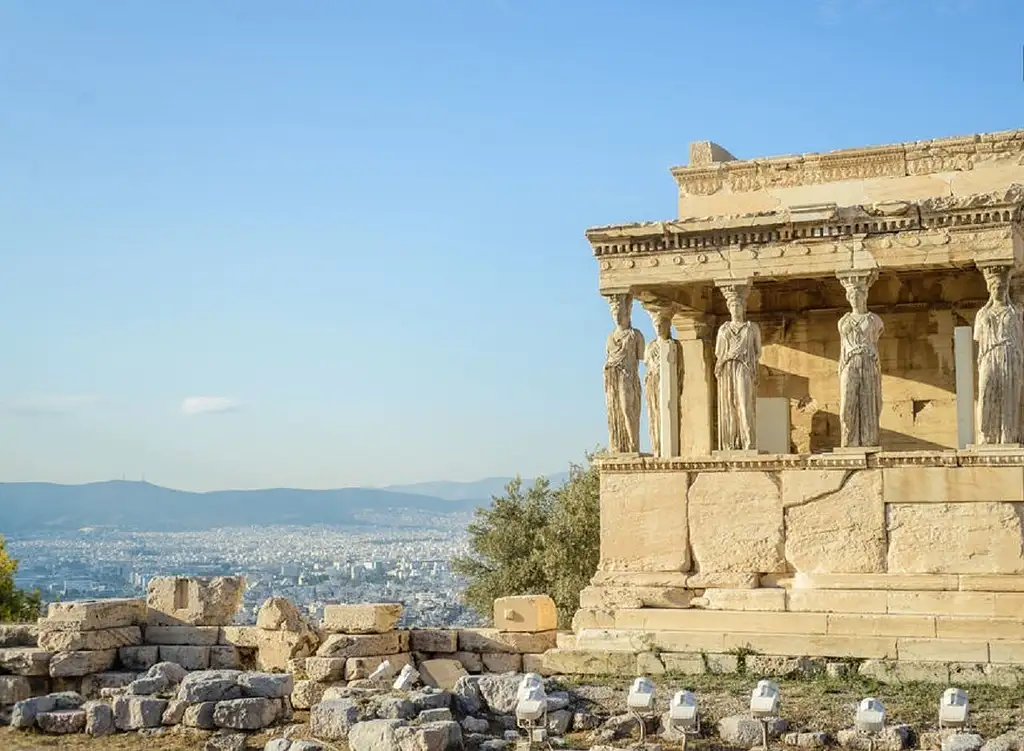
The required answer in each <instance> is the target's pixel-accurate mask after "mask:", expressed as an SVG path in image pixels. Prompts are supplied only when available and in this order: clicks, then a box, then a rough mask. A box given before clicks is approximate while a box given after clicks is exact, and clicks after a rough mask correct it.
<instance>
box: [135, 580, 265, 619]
mask: <svg viewBox="0 0 1024 751" xmlns="http://www.w3.org/2000/svg"><path fill="white" fill-rule="evenodd" d="M244 591H245V579H244V578H243V577H241V576H212V577H209V576H205V577H204V576H158V577H154V578H153V579H151V580H150V581H149V585H148V587H147V594H146V603H147V604H148V605H149V623H150V625H154V626H176V625H189V626H229V625H231V624H232V623H233V622H234V620H235V614H236V613H237V612H238V608H239V607H240V606H241V604H242V594H243V593H244Z"/></svg>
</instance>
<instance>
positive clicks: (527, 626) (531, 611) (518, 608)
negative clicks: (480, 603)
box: [378, 595, 558, 654]
mask: <svg viewBox="0 0 1024 751" xmlns="http://www.w3.org/2000/svg"><path fill="white" fill-rule="evenodd" d="M494 627H495V628H496V629H498V630H499V631H519V632H526V633H537V632H539V631H554V630H555V629H557V628H558V611H557V610H556V609H555V601H554V600H552V599H551V598H550V597H549V596H548V595H525V596H520V597H498V598H496V599H495V600H494ZM378 654H386V653H384V652H378Z"/></svg>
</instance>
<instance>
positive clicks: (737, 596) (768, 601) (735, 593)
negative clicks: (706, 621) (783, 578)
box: [690, 588, 786, 611]
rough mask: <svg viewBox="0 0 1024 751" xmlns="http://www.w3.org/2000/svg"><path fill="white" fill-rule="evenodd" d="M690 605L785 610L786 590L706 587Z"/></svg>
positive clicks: (726, 608)
mask: <svg viewBox="0 0 1024 751" xmlns="http://www.w3.org/2000/svg"><path fill="white" fill-rule="evenodd" d="M690 606H691V607H695V608H705V609H707V610H753V611H783V610H785V609H786V590H784V589H773V588H765V589H706V590H704V594H703V595H701V596H700V597H697V598H695V599H694V600H693V601H692V602H691V603H690Z"/></svg>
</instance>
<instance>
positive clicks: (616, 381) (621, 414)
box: [604, 328, 644, 454]
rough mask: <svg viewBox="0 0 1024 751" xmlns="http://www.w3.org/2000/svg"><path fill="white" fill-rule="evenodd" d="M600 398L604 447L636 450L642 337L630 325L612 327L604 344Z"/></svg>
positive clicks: (638, 423) (614, 449)
mask: <svg viewBox="0 0 1024 751" xmlns="http://www.w3.org/2000/svg"><path fill="white" fill-rule="evenodd" d="M605 351H606V354H607V357H606V359H605V363H604V397H605V407H606V408H607V410H608V450H609V451H611V452H613V453H632V454H635V453H637V452H639V451H640V370H639V366H640V362H641V361H642V360H643V358H644V336H643V334H641V333H640V332H639V331H637V330H636V329H633V328H629V329H616V330H615V331H613V332H612V333H611V334H610V335H609V336H608V342H607V344H606V345H605Z"/></svg>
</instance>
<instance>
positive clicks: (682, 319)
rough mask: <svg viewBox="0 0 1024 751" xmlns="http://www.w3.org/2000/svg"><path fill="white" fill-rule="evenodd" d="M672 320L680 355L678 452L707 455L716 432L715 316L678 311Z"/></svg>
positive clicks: (683, 454) (712, 446) (712, 444)
mask: <svg viewBox="0 0 1024 751" xmlns="http://www.w3.org/2000/svg"><path fill="white" fill-rule="evenodd" d="M672 324H673V325H674V326H675V328H676V337H677V339H678V341H679V350H680V353H681V354H682V357H683V368H682V370H683V385H682V388H681V389H680V392H679V421H680V430H679V453H680V455H681V456H710V455H711V450H712V449H713V448H714V438H713V436H714V434H715V407H714V405H715V346H714V339H713V336H714V330H715V317H714V316H713V315H710V314H708V313H703V312H700V311H685V312H679V311H677V312H676V313H675V314H674V315H673V317H672Z"/></svg>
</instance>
